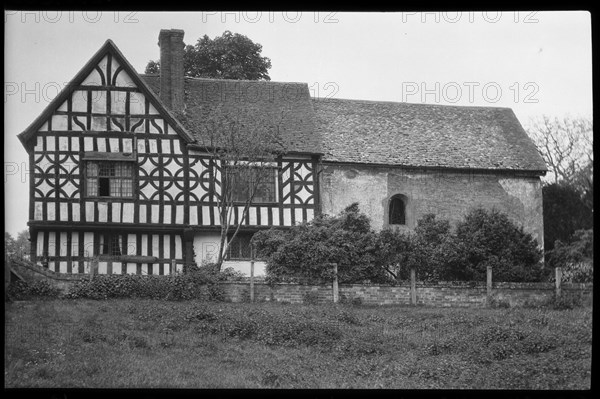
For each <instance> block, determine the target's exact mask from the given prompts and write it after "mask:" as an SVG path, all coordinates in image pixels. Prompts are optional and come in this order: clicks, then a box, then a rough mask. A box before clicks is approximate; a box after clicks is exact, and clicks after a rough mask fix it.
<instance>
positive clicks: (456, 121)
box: [313, 99, 546, 171]
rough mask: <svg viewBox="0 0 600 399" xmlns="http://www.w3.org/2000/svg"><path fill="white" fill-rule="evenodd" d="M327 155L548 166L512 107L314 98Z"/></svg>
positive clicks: (392, 161) (451, 164)
mask: <svg viewBox="0 0 600 399" xmlns="http://www.w3.org/2000/svg"><path fill="white" fill-rule="evenodd" d="M313 105H314V109H315V114H316V118H317V121H316V124H317V126H318V128H319V133H320V135H321V136H322V138H323V149H324V152H325V155H324V156H323V159H324V160H325V161H334V162H353V163H354V162H356V163H376V164H385V165H405V166H416V167H420V166H423V167H447V168H474V169H513V170H534V171H545V170H546V166H545V163H544V161H543V160H542V158H541V157H540V155H539V153H538V152H537V149H536V147H535V145H534V144H533V142H532V141H531V140H530V139H529V137H528V136H527V134H526V133H525V131H524V129H523V127H522V126H521V124H520V123H519V121H518V119H517V117H516V116H515V114H514V113H513V111H512V110H511V109H510V108H497V107H463V106H446V105H429V104H409V103H394V102H375V101H360V100H342V99H313Z"/></svg>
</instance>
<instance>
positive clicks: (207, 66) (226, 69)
mask: <svg viewBox="0 0 600 399" xmlns="http://www.w3.org/2000/svg"><path fill="white" fill-rule="evenodd" d="M261 52H262V46H261V45H260V44H258V43H254V42H253V41H252V40H250V39H249V38H248V37H246V36H244V35H241V34H239V33H231V32H230V31H225V32H224V33H223V34H222V35H221V36H217V37H215V38H214V39H211V38H209V37H208V36H207V35H204V36H203V37H201V38H200V39H198V41H197V43H196V44H195V45H194V46H192V45H187V46H185V49H184V55H183V68H184V73H185V76H189V77H195V78H213V79H235V80H271V78H270V77H269V74H268V70H269V69H270V68H271V60H270V59H269V58H267V57H263V56H262V55H261ZM159 72H160V62H159V61H150V62H148V65H146V73H159Z"/></svg>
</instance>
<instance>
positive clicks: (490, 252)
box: [450, 209, 544, 282]
mask: <svg viewBox="0 0 600 399" xmlns="http://www.w3.org/2000/svg"><path fill="white" fill-rule="evenodd" d="M455 245H456V246H457V248H459V251H460V256H461V257H462V262H458V263H456V264H457V265H460V264H462V265H461V267H460V268H456V267H454V268H452V273H450V274H452V275H454V276H456V277H457V278H458V279H461V280H476V281H482V280H485V276H486V269H487V266H492V269H493V273H494V280H495V281H514V282H521V281H541V280H542V277H543V273H544V269H543V266H542V264H541V262H540V261H541V258H542V251H541V249H540V248H539V247H538V243H537V241H536V240H535V239H533V237H532V236H531V235H530V234H528V233H525V232H524V230H523V228H522V227H517V226H516V225H515V224H514V223H513V222H511V221H510V220H509V219H508V216H507V215H505V214H503V213H500V212H498V211H496V210H491V211H488V210H485V209H475V210H473V211H472V212H470V213H469V214H468V215H467V216H466V217H465V219H464V221H462V222H460V223H458V225H457V228H456V238H455Z"/></svg>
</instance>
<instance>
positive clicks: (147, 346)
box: [5, 299, 592, 389]
mask: <svg viewBox="0 0 600 399" xmlns="http://www.w3.org/2000/svg"><path fill="white" fill-rule="evenodd" d="M6 323H7V324H6V344H5V386H6V387H61V388H65V387H102V388H133V387H142V388H158V387H160V388H399V389H420V388H447V389H454V388H461V389H470V388H473V389H495V388H499V389H589V388H590V382H591V372H590V371H591V342H592V311H591V308H578V309H572V310H562V311H558V310H550V309H491V310H490V309H439V308H411V307H357V306H343V305H338V306H334V305H327V306H326V305H321V306H317V305H284V304H265V303H261V304H249V303H244V304H232V303H215V302H201V301H185V302H163V301H153V300H125V299H121V300H118V299H115V300H105V301H94V300H70V301H66V300H50V301H30V302H15V303H8V304H6Z"/></svg>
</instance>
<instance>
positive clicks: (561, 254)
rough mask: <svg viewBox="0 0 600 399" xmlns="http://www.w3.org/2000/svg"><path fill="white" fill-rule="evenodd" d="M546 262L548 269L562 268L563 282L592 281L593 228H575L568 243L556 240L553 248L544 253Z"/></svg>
mask: <svg viewBox="0 0 600 399" xmlns="http://www.w3.org/2000/svg"><path fill="white" fill-rule="evenodd" d="M546 263H547V264H548V266H549V268H550V269H554V268H555V267H561V268H562V271H563V274H562V279H563V281H564V282H572V283H592V282H593V281H594V230H592V229H589V230H577V231H576V232H575V234H573V237H572V238H571V243H570V244H564V243H563V242H562V241H560V240H557V241H556V243H555V244H554V249H553V250H552V251H548V252H547V253H546ZM552 276H553V275H552Z"/></svg>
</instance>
